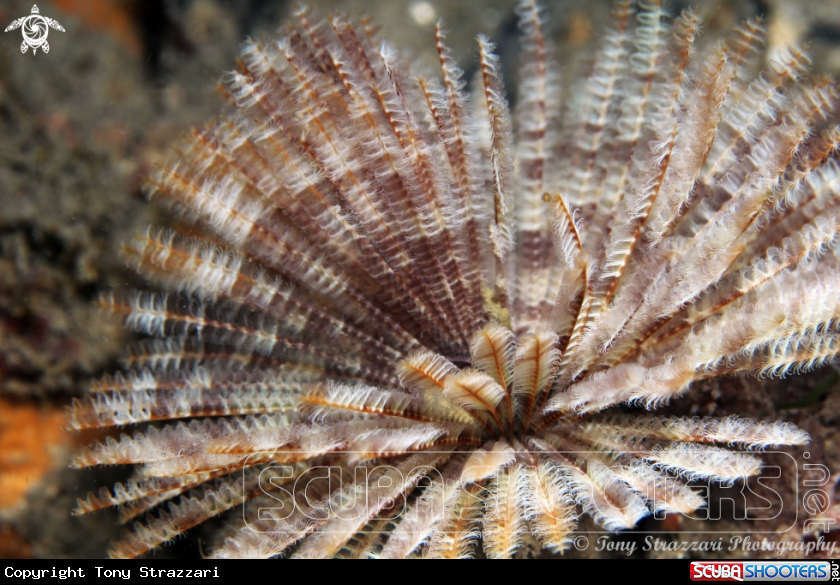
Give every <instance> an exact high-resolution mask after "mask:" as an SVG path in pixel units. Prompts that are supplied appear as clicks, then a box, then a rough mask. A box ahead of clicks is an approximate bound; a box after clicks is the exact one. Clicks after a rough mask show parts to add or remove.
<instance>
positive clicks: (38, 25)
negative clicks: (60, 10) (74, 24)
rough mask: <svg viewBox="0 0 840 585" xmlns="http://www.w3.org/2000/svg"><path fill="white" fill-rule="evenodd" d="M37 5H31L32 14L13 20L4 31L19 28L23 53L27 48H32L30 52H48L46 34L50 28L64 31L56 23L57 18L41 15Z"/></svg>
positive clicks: (48, 45) (48, 46)
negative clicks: (39, 50)
mask: <svg viewBox="0 0 840 585" xmlns="http://www.w3.org/2000/svg"><path fill="white" fill-rule="evenodd" d="M40 12H41V11H40V10H38V6H36V5H33V6H32V14H30V15H29V16H24V17H23V18H18V19H17V20H13V21H12V24H10V25H9V26H7V27H6V30H5V31H4V32H9V31H10V30H17V29H21V32H22V33H23V43H21V45H20V52H21V53H25V52H26V51H27V49H29V48H30V47H31V48H32V54H33V55H34V54H35V53H37V52H38V49H41V50H42V51H44V53H49V52H50V44H49V43H48V42H47V36H48V35H49V33H50V29H51V28H53V29H55V30H57V31H61V32H64V27H63V26H61V25H60V24H58V21H57V20H54V19H52V18H47V17H46V16H41V14H40Z"/></svg>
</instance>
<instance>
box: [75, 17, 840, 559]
mask: <svg viewBox="0 0 840 585" xmlns="http://www.w3.org/2000/svg"><path fill="white" fill-rule="evenodd" d="M518 15H519V21H520V27H521V30H522V33H523V45H522V53H523V59H522V67H521V69H520V72H521V77H522V79H521V85H520V91H519V94H520V95H521V96H522V98H521V99H520V101H519V103H518V105H517V108H516V114H515V124H514V121H513V120H512V116H511V113H510V110H509V107H508V103H507V101H506V97H505V91H504V89H503V87H502V82H501V76H500V73H499V63H498V59H497V57H496V56H495V55H494V53H493V50H494V48H493V45H492V44H491V43H490V42H488V41H487V40H486V39H485V38H483V37H479V42H478V51H479V58H480V70H479V73H480V75H479V79H478V81H477V83H476V88H475V91H474V92H473V94H472V95H470V94H468V93H467V92H466V91H465V87H466V85H465V82H464V80H463V75H462V72H461V70H459V68H458V66H457V65H456V63H455V61H454V59H453V57H452V55H451V53H450V51H449V49H448V48H447V45H446V34H445V31H444V29H443V28H441V27H438V29H437V34H436V43H437V48H438V54H439V57H440V64H441V70H442V80H440V81H435V80H429V79H425V78H422V77H415V76H414V75H413V74H412V73H411V70H410V68H409V67H408V66H407V65H406V63H405V62H404V61H403V60H402V58H401V57H400V54H399V53H398V52H397V50H395V49H394V48H393V47H392V46H391V45H389V44H387V43H380V42H378V41H376V40H375V38H374V32H373V30H372V28H371V27H370V26H369V25H368V24H367V23H364V22H363V23H362V25H360V26H357V25H354V24H351V22H349V21H348V20H345V19H344V18H341V17H332V18H330V19H328V20H324V21H319V22H313V21H312V20H310V17H309V15H308V13H307V12H305V11H301V12H300V13H299V14H297V22H296V24H295V25H291V26H289V27H287V28H286V29H284V31H283V35H284V36H283V38H282V39H281V40H279V41H277V42H271V43H265V44H264V43H259V42H248V43H246V44H245V47H244V50H243V53H242V55H241V59H240V63H239V68H238V70H237V71H235V72H233V73H231V74H230V75H229V76H228V78H227V80H226V85H225V88H226V95H227V98H228V101H229V102H230V106H231V107H230V108H229V114H228V115H227V116H226V117H223V118H221V119H219V120H218V121H216V122H213V123H211V124H210V125H208V126H206V127H205V128H203V129H200V130H195V131H194V132H193V133H192V135H191V136H190V137H189V139H188V141H187V143H186V145H185V147H184V148H183V149H182V152H181V153H180V156H179V158H178V159H177V161H176V162H173V163H172V164H170V165H168V166H165V167H164V168H163V169H162V170H161V171H160V172H159V173H158V174H157V175H156V176H155V177H154V178H153V179H151V187H150V195H151V197H152V198H153V199H154V200H155V201H157V202H160V203H161V204H163V205H166V206H168V207H169V208H171V210H172V211H173V212H175V213H176V214H177V215H178V216H180V217H181V218H185V219H186V220H188V221H190V222H194V223H195V224H196V226H198V230H199V231H196V232H195V233H200V234H203V235H202V239H197V238H196V237H195V233H194V234H193V235H184V234H179V233H173V232H170V231H164V230H159V229H154V228H152V229H149V230H148V231H147V232H146V233H141V234H138V235H137V236H136V237H135V238H134V239H133V240H132V241H131V242H129V243H128V244H127V245H126V246H125V248H124V254H125V257H126V259H127V261H128V262H129V264H130V265H131V266H133V267H134V268H136V269H137V271H138V272H140V273H141V274H143V275H145V276H146V277H148V278H149V279H150V280H152V281H154V282H156V283H158V284H160V285H161V286H162V287H163V288H165V289H166V290H168V291H169V292H167V293H147V292H133V293H128V294H122V293H120V294H114V295H112V296H108V297H105V298H103V300H102V301H101V304H102V306H103V307H105V308H106V309H107V310H109V311H111V312H113V313H116V314H118V315H120V316H121V317H122V318H123V319H124V322H125V325H126V326H127V327H129V328H131V329H133V330H137V331H140V332H143V333H146V334H148V335H150V336H151V339H149V340H147V341H144V342H141V343H140V344H139V345H137V346H135V347H134V348H133V349H132V350H131V352H130V354H129V355H128V357H127V358H126V369H125V371H124V372H122V373H119V374H116V375H114V376H110V377H106V378H104V379H102V380H99V381H97V382H96V383H95V384H94V385H93V388H92V391H91V392H90V393H89V394H88V395H87V396H85V397H84V398H83V399H82V400H79V401H77V402H76V403H75V404H74V405H73V406H72V408H71V410H70V413H69V417H70V420H71V424H72V425H73V426H74V427H76V428H80V429H81V428H90V427H106V426H112V425H118V426H122V425H132V426H133V427H134V428H135V429H136V430H134V431H133V434H125V435H122V436H121V437H120V438H119V439H108V440H106V441H104V442H101V443H99V444H96V445H94V446H92V447H90V448H88V449H85V450H84V451H83V452H82V453H80V454H79V455H78V457H77V459H76V465H77V466H79V467H84V466H90V465H100V464H108V465H112V464H134V465H136V466H137V467H136V468H135V469H136V472H135V477H134V478H133V479H131V480H130V481H128V482H126V483H124V484H118V485H116V486H115V487H114V488H113V489H112V490H109V489H102V490H101V491H100V492H99V493H98V494H91V495H90V496H89V497H88V498H87V500H84V501H81V502H80V504H79V509H78V513H88V512H92V511H94V510H97V509H101V508H104V507H108V506H120V507H121V514H122V518H123V519H124V520H126V521H133V526H132V527H131V528H130V529H129V530H128V531H127V532H126V535H125V537H124V538H123V540H121V541H120V542H118V543H116V545H115V547H114V549H113V552H112V554H114V555H115V556H120V557H127V556H136V555H140V554H143V553H145V552H147V551H149V550H151V549H153V548H155V547H157V546H159V545H161V544H162V543H165V542H167V541H169V540H171V539H173V538H174V537H176V536H177V535H179V534H181V533H183V532H184V531H186V530H188V529H190V528H191V527H194V526H196V525H197V524H199V523H201V522H203V521H205V520H207V519H209V518H211V517H214V516H216V515H219V514H222V513H224V512H226V511H230V510H233V509H239V511H238V512H232V513H231V514H230V515H229V518H228V524H227V529H226V530H223V531H221V532H220V533H219V535H218V538H217V542H215V544H214V546H213V548H212V554H214V555H216V556H218V557H235V556H248V557H251V556H261V557H268V556H274V555H294V556H300V557H311V556H317V557H336V556H339V557H360V556H380V557H407V556H425V557H465V556H471V555H473V554H474V553H475V552H476V549H477V547H478V546H481V547H483V550H484V553H485V554H486V555H488V556H491V557H509V556H513V555H527V554H532V553H535V552H537V551H539V549H540V548H545V549H549V550H551V551H562V550H564V548H566V547H567V546H568V544H569V543H570V538H571V537H570V535H571V534H572V532H573V530H574V529H575V526H576V521H577V518H578V515H579V514H580V513H587V514H590V515H591V516H592V517H594V519H595V521H596V522H597V523H599V524H600V525H601V526H603V527H604V528H606V529H608V530H617V529H621V528H629V527H633V526H634V525H635V524H636V523H637V521H638V520H639V519H640V518H642V517H644V516H645V515H646V514H648V513H650V512H652V511H664V512H690V511H692V510H694V509H696V508H697V507H699V506H702V505H703V500H702V499H701V498H700V497H699V495H698V494H697V493H696V492H695V491H693V490H692V489H691V488H690V487H689V485H688V484H687V482H688V481H689V480H691V479H696V478H706V479H709V478H711V479H714V480H717V481H721V482H726V483H731V482H734V481H738V480H740V479H742V478H745V477H747V476H750V475H753V474H756V473H757V472H758V470H759V467H760V460H759V459H758V458H757V457H756V456H755V454H754V453H753V452H751V451H755V450H757V449H761V448H763V447H766V446H770V445H782V444H802V443H805V442H807V441H808V437H807V435H806V434H805V433H803V432H802V431H800V430H799V429H797V428H795V427H793V426H792V425H789V424H787V423H782V422H761V421H754V420H748V419H744V418H738V417H729V418H719V419H714V418H704V419H696V418H668V417H657V416H653V415H648V414H632V412H633V411H632V410H631V411H630V412H631V413H630V414H628V413H627V412H626V411H627V409H624V410H625V412H624V413H623V414H621V413H618V414H617V413H615V412H613V413H611V412H609V411H607V412H603V411H606V409H608V408H610V407H612V406H614V405H619V404H628V403H632V404H636V405H639V406H643V407H647V408H649V409H650V408H653V407H655V406H656V405H659V404H662V403H665V402H667V401H669V400H670V399H672V398H673V397H675V396H678V395H679V394H680V393H682V392H683V391H684V390H685V389H686V388H687V387H688V386H689V384H690V383H692V382H693V381H696V380H702V379H706V378H711V377H715V376H721V375H726V374H733V373H738V372H752V373H759V374H771V375H783V374H787V373H789V372H795V371H799V370H803V369H807V368H811V367H813V366H815V365H818V364H821V363H823V362H824V361H826V360H829V359H831V358H833V357H834V356H835V355H836V354H837V352H838V334H837V322H836V319H837V316H838V310H840V305H838V300H840V296H838V293H840V270H838V268H839V267H838V256H837V251H836V248H835V247H834V244H835V238H836V234H837V231H838V228H840V206H838V197H840V168H839V167H838V163H837V161H836V147H837V143H838V139H840V132H838V129H837V128H836V127H832V126H829V125H828V123H827V120H828V119H829V117H830V115H832V114H833V112H834V109H835V107H836V105H837V92H836V88H835V86H834V85H833V84H831V83H828V82H826V81H823V80H819V79H814V78H813V77H812V76H811V75H810V74H809V73H808V65H809V62H808V58H807V56H806V55H804V54H803V53H802V52H800V51H799V50H798V49H796V48H790V49H786V50H784V51H782V52H780V53H777V54H774V55H771V56H770V57H769V61H768V62H767V64H766V66H765V67H764V68H763V70H761V68H760V66H759V61H760V60H761V57H762V55H763V48H762V42H763V38H764V30H763V28H762V26H761V24H760V23H759V22H747V23H745V24H743V25H742V26H740V27H738V28H736V29H735V30H733V31H732V33H731V35H730V36H729V38H728V39H727V40H725V41H723V42H720V43H718V44H716V45H712V46H711V47H709V48H708V50H704V51H702V52H700V51H697V50H696V48H695V37H696V35H697V33H698V29H699V25H700V23H699V19H698V17H697V16H696V15H695V14H694V13H693V12H691V11H685V12H683V14H682V15H681V16H679V17H678V18H676V19H674V20H673V22H671V21H670V19H669V18H667V16H666V13H665V11H664V9H663V7H662V6H661V5H660V3H659V2H655V1H650V2H639V3H638V4H635V3H632V2H630V1H629V0H626V1H620V2H618V3H617V4H616V8H615V16H614V20H613V23H612V25H611V28H610V29H609V30H608V31H607V33H606V35H605V37H604V40H603V48H602V49H601V50H600V52H599V53H598V54H597V58H596V59H595V61H594V64H593V67H592V70H591V75H589V76H588V77H586V78H584V79H581V80H578V81H574V82H569V83H573V84H574V85H573V90H572V91H569V92H567V93H568V94H569V95H571V96H572V97H571V99H570V101H569V102H568V103H565V104H560V103H559V99H558V96H559V94H560V91H559V81H558V79H557V71H558V66H557V65H555V64H554V63H553V62H552V58H551V48H550V46H549V43H548V42H547V39H546V38H545V36H544V33H543V20H542V17H541V15H540V11H539V9H538V8H537V6H536V5H535V4H534V2H533V1H530V0H523V1H522V2H521V3H520V5H519V8H518ZM514 127H515V129H516V132H515V133H514V132H513V128H514ZM639 411H641V409H637V410H636V412H639ZM325 468H329V469H330V470H331V473H335V472H338V473H340V474H342V475H340V477H341V478H343V482H342V483H341V485H340V486H338V487H337V484H336V482H335V479H334V478H335V475H333V480H332V481H331V480H330V479H329V477H325V474H324V473H323V469H325ZM243 509H244V515H243V513H242V510H243ZM479 543H480V544H479Z"/></svg>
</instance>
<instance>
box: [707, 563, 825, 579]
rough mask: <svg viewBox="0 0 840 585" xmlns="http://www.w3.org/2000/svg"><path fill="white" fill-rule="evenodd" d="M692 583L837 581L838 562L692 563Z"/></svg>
mask: <svg viewBox="0 0 840 585" xmlns="http://www.w3.org/2000/svg"><path fill="white" fill-rule="evenodd" d="M691 580H692V581H838V580H840V570H838V564H837V562H835V561H832V562H829V561H785V562H768V561H693V562H692V563H691Z"/></svg>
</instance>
